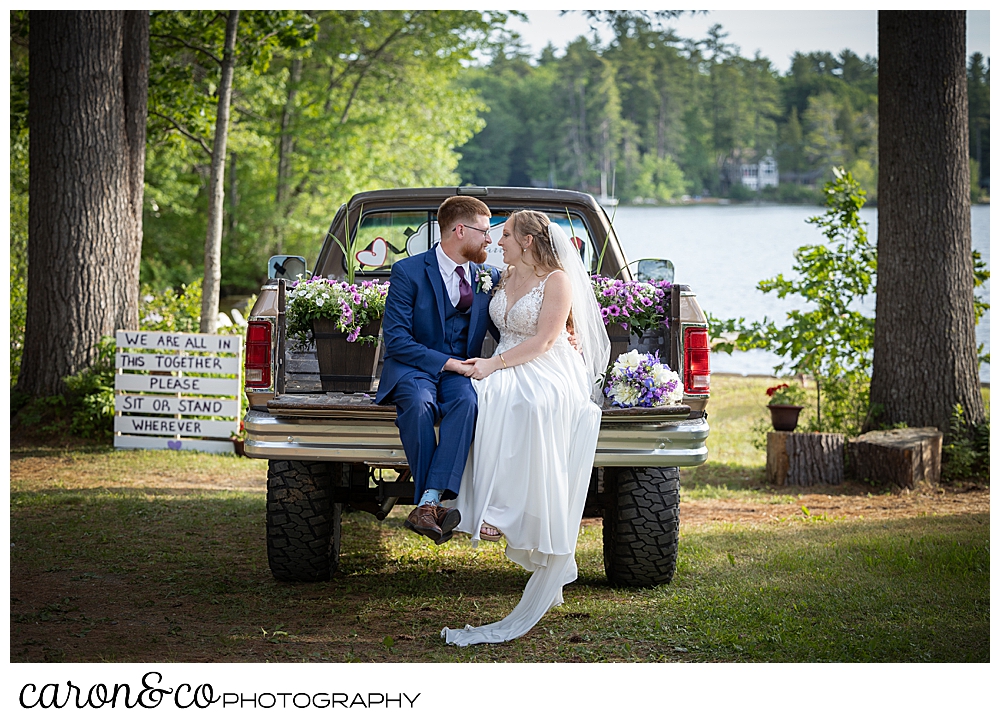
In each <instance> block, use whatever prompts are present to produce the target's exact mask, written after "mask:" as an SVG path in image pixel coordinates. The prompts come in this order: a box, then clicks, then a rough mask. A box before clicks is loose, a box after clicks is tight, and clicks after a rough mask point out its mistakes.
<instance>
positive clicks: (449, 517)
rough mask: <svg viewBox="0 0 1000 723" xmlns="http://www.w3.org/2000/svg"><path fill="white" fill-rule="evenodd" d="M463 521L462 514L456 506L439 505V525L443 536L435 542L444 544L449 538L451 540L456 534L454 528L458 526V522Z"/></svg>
mask: <svg viewBox="0 0 1000 723" xmlns="http://www.w3.org/2000/svg"><path fill="white" fill-rule="evenodd" d="M461 521H462V514H461V513H460V512H459V511H458V510H456V509H455V508H454V507H441V506H438V508H437V524H438V527H440V528H441V537H440V539H437V540H435V541H434V542H435V544H437V545H443V544H444V543H446V542H447V541H448V540H450V539H451V537H452V535H453V534H455V533H454V532H452V530H454V529H455V528H456V527H458V523H459V522H461Z"/></svg>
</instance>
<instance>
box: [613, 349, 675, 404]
mask: <svg viewBox="0 0 1000 723" xmlns="http://www.w3.org/2000/svg"><path fill="white" fill-rule="evenodd" d="M604 393H605V394H606V395H607V396H608V398H609V399H610V400H611V404H612V406H615V407H664V406H673V405H676V404H680V402H681V399H683V398H684V386H683V385H682V384H681V380H680V377H678V376H677V373H676V372H674V371H671V370H670V368H669V367H668V366H666V365H665V364H662V363H661V362H660V358H659V354H657V353H656V352H654V353H652V354H640V353H639V352H637V351H635V350H634V349H633V350H632V351H629V352H626V353H624V354H621V355H619V357H618V359H617V360H616V361H615V363H614V365H613V366H612V368H611V373H610V374H609V375H608V385H607V387H606V388H605V389H604Z"/></svg>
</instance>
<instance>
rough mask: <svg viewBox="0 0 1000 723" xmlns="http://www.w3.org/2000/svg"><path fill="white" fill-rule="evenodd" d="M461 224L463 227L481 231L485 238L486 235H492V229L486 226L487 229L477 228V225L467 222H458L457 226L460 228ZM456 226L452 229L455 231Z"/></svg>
mask: <svg viewBox="0 0 1000 723" xmlns="http://www.w3.org/2000/svg"><path fill="white" fill-rule="evenodd" d="M459 226H461V227H462V228H471V229H472V230H473V231H478V232H479V233H481V234H482V235H483V238H485V237H487V236H489V235H490V230H489V229H488V228H486V229H482V228H476V227H475V226H470V225H469V224H467V223H459V224H456V225H455V228H458V227H459ZM455 228H453V229H452V231H454V230H455Z"/></svg>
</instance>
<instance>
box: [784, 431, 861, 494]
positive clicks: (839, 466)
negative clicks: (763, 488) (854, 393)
mask: <svg viewBox="0 0 1000 723" xmlns="http://www.w3.org/2000/svg"><path fill="white" fill-rule="evenodd" d="M767 480H768V482H770V483H771V484H773V485H778V486H784V485H798V486H802V487H808V486H811V485H839V484H840V483H841V482H843V481H844V435H842V434H797V433H795V432H768V434H767Z"/></svg>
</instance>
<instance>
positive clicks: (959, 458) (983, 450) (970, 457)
mask: <svg viewBox="0 0 1000 723" xmlns="http://www.w3.org/2000/svg"><path fill="white" fill-rule="evenodd" d="M941 456H942V459H941V479H942V480H943V481H945V482H952V481H955V480H959V479H968V478H970V477H978V478H989V474H990V420H989V417H988V416H987V418H986V421H985V422H984V423H982V424H979V425H970V424H969V422H968V420H967V419H966V417H965V410H964V409H963V408H962V405H961V404H956V405H955V408H954V409H953V410H952V413H951V419H950V420H949V424H948V433H947V434H946V435H945V443H944V446H943V447H942V450H941Z"/></svg>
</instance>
